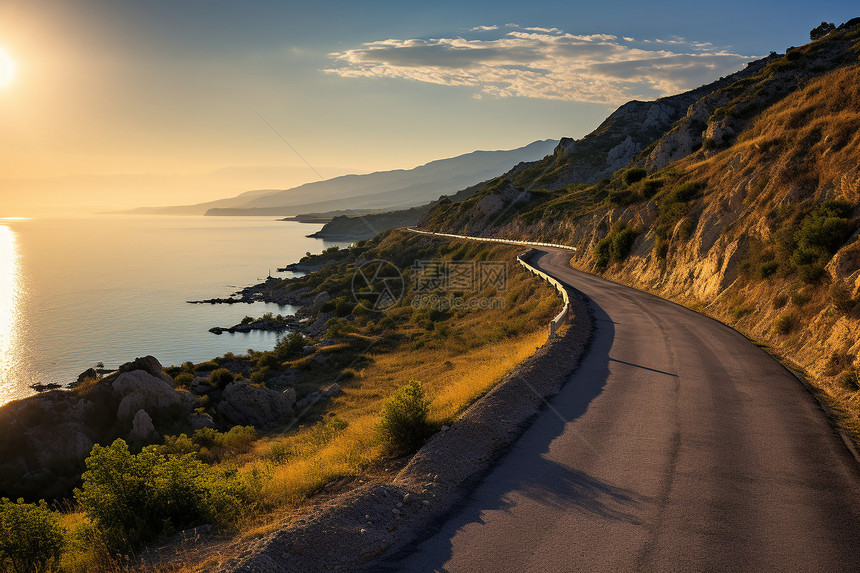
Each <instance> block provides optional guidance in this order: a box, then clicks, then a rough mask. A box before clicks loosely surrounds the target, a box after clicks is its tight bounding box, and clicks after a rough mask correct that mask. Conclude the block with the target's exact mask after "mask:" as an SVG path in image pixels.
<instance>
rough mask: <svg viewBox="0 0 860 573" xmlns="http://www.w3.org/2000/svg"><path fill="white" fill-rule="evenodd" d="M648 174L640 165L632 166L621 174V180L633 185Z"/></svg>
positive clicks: (627, 184)
mask: <svg viewBox="0 0 860 573" xmlns="http://www.w3.org/2000/svg"><path fill="white" fill-rule="evenodd" d="M646 175H648V172H647V171H645V170H644V169H642V168H640V167H631V168H630V169H627V170H626V171H624V173H622V174H621V182H622V183H624V185H626V186H628V187H629V186H630V185H633V184H634V183H636V182H637V181H641V180H642V179H644V178H645V176H646Z"/></svg>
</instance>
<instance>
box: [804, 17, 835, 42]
mask: <svg viewBox="0 0 860 573" xmlns="http://www.w3.org/2000/svg"><path fill="white" fill-rule="evenodd" d="M835 29H836V25H835V24H834V23H833V22H822V23H821V24H819V25H818V26H816V27H815V28H813V29H812V30H810V31H809V39H810V40H812V41H813V42H814V41H815V40H820V39H821V38H823V37H824V36H826V35H827V34H829V33H830V32H832V31H833V30H835Z"/></svg>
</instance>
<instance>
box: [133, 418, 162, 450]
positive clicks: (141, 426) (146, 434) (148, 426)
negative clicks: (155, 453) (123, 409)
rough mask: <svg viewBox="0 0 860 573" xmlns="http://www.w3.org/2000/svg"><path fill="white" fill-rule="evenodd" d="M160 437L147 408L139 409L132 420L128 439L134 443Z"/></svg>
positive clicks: (141, 442)
mask: <svg viewBox="0 0 860 573" xmlns="http://www.w3.org/2000/svg"><path fill="white" fill-rule="evenodd" d="M157 438H158V432H156V431H155V424H153V423H152V418H150V417H149V414H147V413H146V410H138V411H137V413H136V414H135V415H134V419H133V420H132V421H131V432H130V433H129V435H128V440H129V441H130V442H133V443H137V444H143V443H147V442H152V441H154V440H156V439H157Z"/></svg>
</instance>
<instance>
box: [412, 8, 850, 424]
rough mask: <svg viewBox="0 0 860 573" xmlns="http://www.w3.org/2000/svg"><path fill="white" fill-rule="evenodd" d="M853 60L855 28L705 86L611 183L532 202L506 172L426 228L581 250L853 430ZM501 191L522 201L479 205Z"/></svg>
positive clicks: (542, 195)
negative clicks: (751, 342) (675, 305)
mask: <svg viewBox="0 0 860 573" xmlns="http://www.w3.org/2000/svg"><path fill="white" fill-rule="evenodd" d="M858 54H860V21H852V22H849V23H848V24H845V25H843V26H841V27H840V28H839V29H838V30H837V31H836V32H834V33H832V34H830V35H828V36H826V37H825V38H823V39H821V40H819V41H817V42H813V43H811V44H808V45H806V46H803V47H800V48H794V49H792V50H789V52H788V53H787V54H786V55H784V56H780V57H770V58H768V59H766V60H765V61H763V62H759V63H757V67H755V68H754V69H753V70H752V72H751V73H750V74H749V75H748V76H747V77H745V78H741V79H740V80H737V81H735V82H733V83H732V84H729V85H727V86H723V87H721V88H719V89H717V90H708V91H707V93H705V94H704V95H703V96H702V97H700V98H699V99H698V100H697V101H695V102H694V103H693V104H691V105H690V106H688V108H687V111H686V113H685V115H684V116H683V119H681V120H680V121H679V122H678V123H677V124H676V125H675V127H674V128H672V129H671V130H669V131H668V132H667V133H666V134H665V135H663V136H662V137H659V138H658V139H657V140H656V141H655V142H654V143H653V144H652V145H651V146H650V148H648V149H645V150H644V151H643V152H641V153H640V154H639V155H638V157H637V158H635V159H634V160H633V161H632V162H630V163H629V164H627V165H626V167H628V169H622V170H621V171H618V172H616V173H615V174H614V175H613V176H612V177H611V178H610V180H608V181H606V180H604V181H600V182H598V183H596V184H593V185H569V186H566V187H563V188H557V189H555V190H553V189H548V190H544V191H537V190H535V189H534V188H533V187H531V188H530V187H529V186H528V185H522V183H525V182H524V181H520V182H519V184H518V183H517V180H516V178H515V177H510V176H506V177H505V178H504V179H502V178H500V179H498V180H496V181H495V182H494V184H493V185H492V186H487V188H486V189H484V190H483V191H481V192H479V193H478V194H477V195H476V196H475V197H474V198H472V199H469V200H468V201H464V202H462V203H459V204H455V205H449V206H440V207H437V208H436V209H434V211H432V212H430V213H429V214H428V215H427V216H426V217H425V218H424V219H423V220H422V224H423V225H424V226H426V227H427V228H430V229H434V230H435V229H440V230H445V231H450V232H466V233H470V234H483V235H496V236H510V237H513V238H523V239H530V240H541V241H549V242H559V243H564V244H569V245H574V246H577V247H578V249H579V250H578V252H577V254H576V256H575V257H574V259H573V261H572V264H573V265H574V266H575V267H577V268H581V269H584V270H587V271H590V272H600V273H603V274H605V275H606V276H607V277H609V278H612V279H614V280H617V281H620V282H624V283H627V284H630V285H633V286H636V287H638V288H642V289H646V290H650V291H653V292H655V293H657V294H660V295H661V296H664V297H668V298H671V299H674V300H677V301H679V302H682V303H684V304H687V305H688V306H691V307H693V308H696V309H697V310H700V311H703V312H705V313H707V314H710V315H712V316H715V317H717V318H719V319H720V320H723V321H725V322H727V323H729V324H731V325H733V326H735V327H736V328H738V329H739V330H740V331H742V332H744V333H746V334H748V335H749V336H751V337H752V338H754V339H757V340H760V341H762V342H764V343H766V344H768V345H769V346H771V347H772V348H773V349H774V350H775V351H776V352H778V353H780V354H782V355H784V356H785V357H786V358H788V359H789V360H790V361H792V362H794V363H795V364H796V365H797V366H798V367H799V368H801V369H803V370H804V371H805V372H806V373H807V375H808V376H809V377H810V378H811V379H812V380H813V381H814V382H815V384H816V385H817V386H818V388H819V389H820V390H821V392H822V393H823V395H824V396H825V397H826V398H827V399H829V400H831V401H832V403H833V404H834V405H835V407H836V408H837V409H838V410H840V411H841V412H842V414H843V415H844V416H845V419H846V422H845V423H846V425H847V426H849V427H851V428H852V429H853V430H854V431H855V432H860V392H858V391H857V375H856V372H857V370H858V369H860V362H858V359H857V356H858V352H860V337H858V335H857V333H858V332H860V167H858V165H860V87H858V86H860V64H858ZM634 103H635V102H634ZM622 109H624V107H622ZM630 109H635V106H631V108H630ZM620 111H621V110H619V112H620ZM616 113H618V112H616ZM631 140H633V138H632V136H631ZM634 142H635V141H634ZM506 185H513V186H514V187H517V186H519V187H521V188H530V189H531V193H530V195H529V197H528V198H525V199H524V200H523V201H521V202H519V203H516V204H515V203H514V202H512V201H508V202H506V203H505V202H503V201H500V202H497V204H498V208H497V210H496V211H495V212H494V214H493V216H490V217H488V216H487V214H486V213H485V212H484V211H482V210H480V209H478V205H479V203H481V202H484V203H486V197H487V196H490V195H499V196H500V197H501V193H500V190H501V189H505V188H506ZM510 194H511V191H510V190H508V195H510ZM631 237H635V240H632V242H631V241H630V239H631Z"/></svg>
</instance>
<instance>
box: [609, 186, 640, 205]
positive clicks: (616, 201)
mask: <svg viewBox="0 0 860 573" xmlns="http://www.w3.org/2000/svg"><path fill="white" fill-rule="evenodd" d="M606 201H607V202H608V203H609V204H610V205H612V206H613V207H623V206H624V205H629V204H631V203H633V202H635V201H636V195H635V194H634V193H633V192H632V191H631V190H630V189H617V190H615V191H610V192H609V194H608V195H607V196H606Z"/></svg>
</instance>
